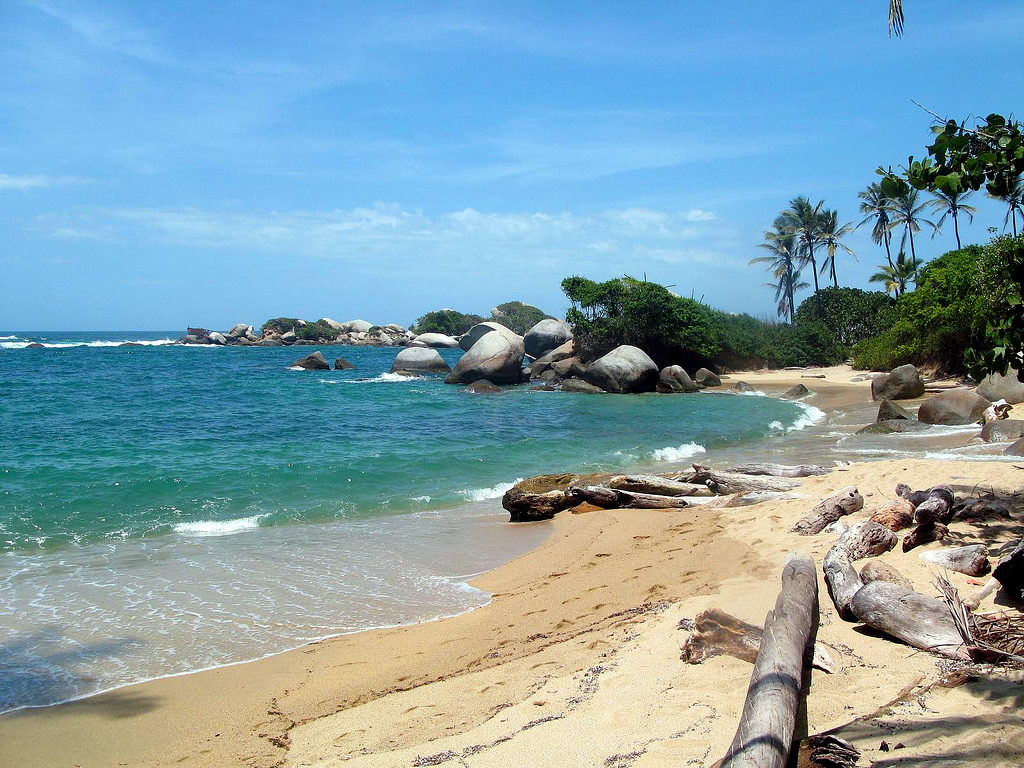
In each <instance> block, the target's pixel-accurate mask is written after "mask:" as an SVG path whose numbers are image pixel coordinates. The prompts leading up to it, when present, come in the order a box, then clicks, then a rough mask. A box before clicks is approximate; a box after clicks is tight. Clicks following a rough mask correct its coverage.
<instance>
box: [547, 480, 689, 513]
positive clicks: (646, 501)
mask: <svg viewBox="0 0 1024 768" xmlns="http://www.w3.org/2000/svg"><path fill="white" fill-rule="evenodd" d="M567 495H568V496H569V497H571V498H572V499H574V500H575V501H576V502H577V503H578V502H581V501H586V502H588V503H590V504H594V505H596V506H598V507H604V508H605V509H674V508H678V507H685V506H686V499H684V498H683V497H682V496H655V495H653V494H649V493H633V492H632V491H620V490H617V489H615V488H602V487H600V486H597V485H588V486H584V487H583V488H579V487H576V486H573V487H571V488H569V490H568V492H567Z"/></svg>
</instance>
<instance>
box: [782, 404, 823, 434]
mask: <svg viewBox="0 0 1024 768" xmlns="http://www.w3.org/2000/svg"><path fill="white" fill-rule="evenodd" d="M794 405H797V406H799V408H800V410H801V411H802V413H801V414H800V415H799V416H797V419H796V421H794V422H793V425H792V426H791V427H790V428H789V429H787V430H786V432H797V431H799V430H801V429H807V427H813V426H814V425H815V424H817V423H818V422H819V421H821V420H822V419H824V418H825V412H824V411H823V410H821V409H820V408H815V407H814V406H813V405H807V403H794Z"/></svg>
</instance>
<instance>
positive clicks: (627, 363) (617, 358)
mask: <svg viewBox="0 0 1024 768" xmlns="http://www.w3.org/2000/svg"><path fill="white" fill-rule="evenodd" d="M583 379H584V381H587V382H588V383H590V384H593V385H594V386H595V387H600V388H601V389H603V390H604V391H605V392H614V393H616V394H623V393H627V392H652V391H654V387H655V385H656V384H657V381H658V366H657V365H655V363H654V361H653V360H651V358H650V357H649V356H648V354H647V353H646V352H644V351H643V350H642V349H640V348H639V347H633V346H630V345H628V344H623V345H622V346H620V347H616V348H615V349H613V350H612V351H611V352H609V353H608V354H607V355H605V356H604V357H601V358H599V359H597V360H595V361H594V362H593V363H592V364H591V365H590V366H589V367H588V368H587V370H586V371H585V372H584V374H583Z"/></svg>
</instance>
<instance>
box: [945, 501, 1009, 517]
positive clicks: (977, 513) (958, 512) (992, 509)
mask: <svg viewBox="0 0 1024 768" xmlns="http://www.w3.org/2000/svg"><path fill="white" fill-rule="evenodd" d="M953 508H954V510H955V514H954V515H953V517H954V519H956V520H968V521H970V520H989V519H991V518H1001V519H1003V520H1008V519H1010V510H1009V509H1007V508H1006V505H1005V504H1004V503H1003V502H1001V501H998V500H997V499H964V500H963V502H962V503H960V502H959V500H958V501H957V502H955V503H954V504H953Z"/></svg>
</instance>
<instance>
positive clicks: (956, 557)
mask: <svg viewBox="0 0 1024 768" xmlns="http://www.w3.org/2000/svg"><path fill="white" fill-rule="evenodd" d="M918 557H920V558H921V559H922V560H927V561H928V562H929V563H935V565H937V566H939V567H940V568H945V569H946V570H949V571H956V572H957V573H966V574H967V575H968V576H984V575H985V574H986V573H988V572H989V571H991V570H992V564H991V563H989V561H988V552H987V551H986V549H985V545H984V544H972V545H970V546H967V547H947V548H946V549H933V550H930V551H928V552H922V553H921V554H920V555H918Z"/></svg>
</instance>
